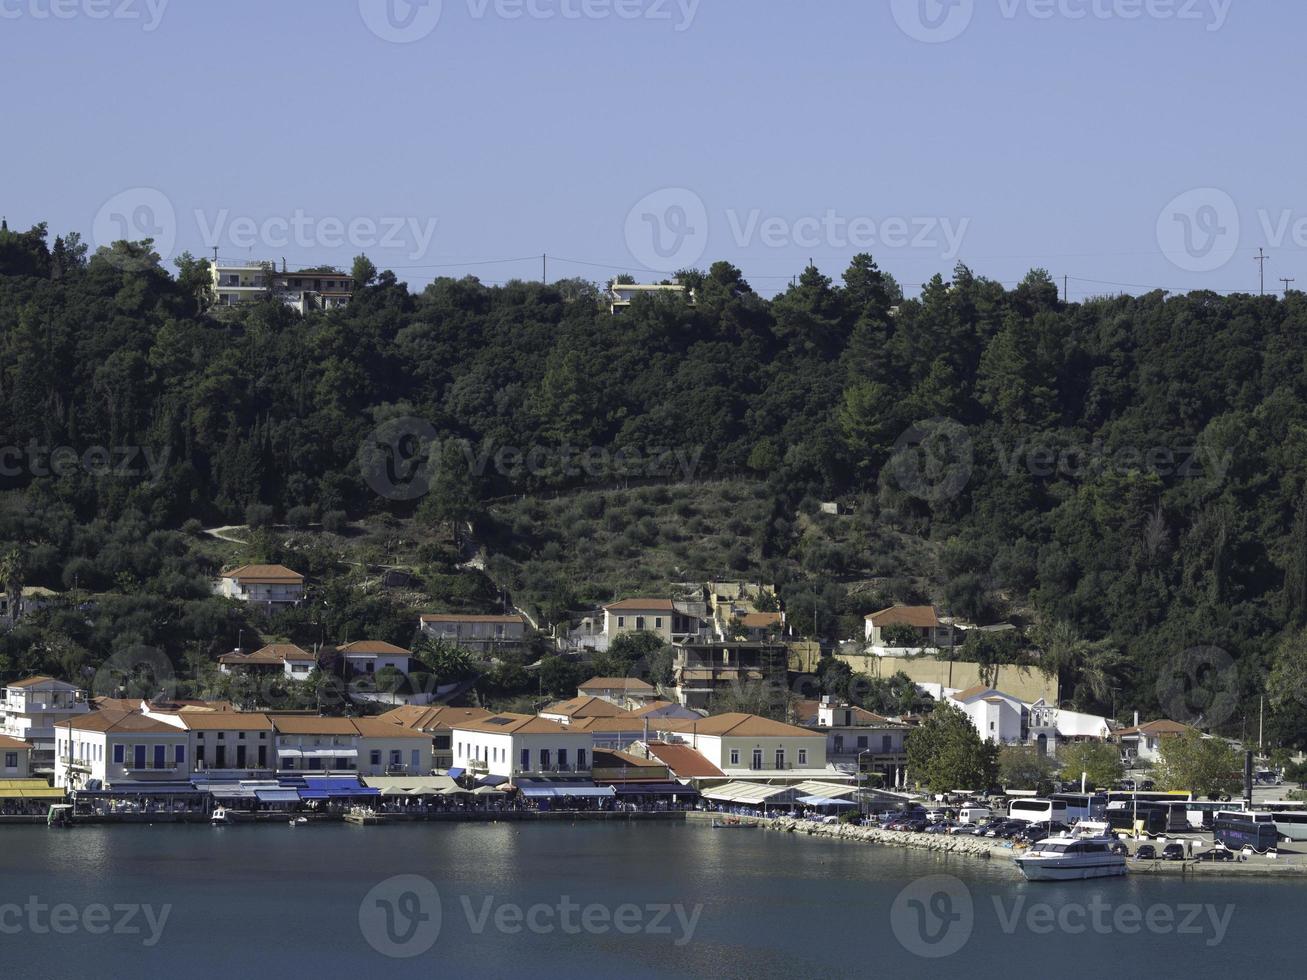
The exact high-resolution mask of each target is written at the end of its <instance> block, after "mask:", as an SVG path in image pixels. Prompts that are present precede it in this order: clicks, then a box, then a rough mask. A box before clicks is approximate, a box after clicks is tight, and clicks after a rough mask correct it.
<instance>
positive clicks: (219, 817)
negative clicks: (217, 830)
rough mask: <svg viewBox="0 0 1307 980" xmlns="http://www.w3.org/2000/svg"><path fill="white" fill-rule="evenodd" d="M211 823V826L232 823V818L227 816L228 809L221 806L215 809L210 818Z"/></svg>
mask: <svg viewBox="0 0 1307 980" xmlns="http://www.w3.org/2000/svg"><path fill="white" fill-rule="evenodd" d="M209 823H211V824H228V823H231V818H230V817H228V816H227V809H226V808H225V807H221V806H220V807H218V808H217V809H215V810H214V811H213V814H212V815H211V816H210V817H209Z"/></svg>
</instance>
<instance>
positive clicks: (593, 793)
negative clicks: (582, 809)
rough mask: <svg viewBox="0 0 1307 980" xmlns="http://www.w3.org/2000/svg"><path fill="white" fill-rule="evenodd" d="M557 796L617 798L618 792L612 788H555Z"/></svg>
mask: <svg viewBox="0 0 1307 980" xmlns="http://www.w3.org/2000/svg"><path fill="white" fill-rule="evenodd" d="M554 795H555V796H576V797H597V796H604V797H608V796H616V795H617V791H616V790H615V789H613V788H612V787H611V786H555V787H554Z"/></svg>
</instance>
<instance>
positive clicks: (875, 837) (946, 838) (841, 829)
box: [763, 817, 1013, 859]
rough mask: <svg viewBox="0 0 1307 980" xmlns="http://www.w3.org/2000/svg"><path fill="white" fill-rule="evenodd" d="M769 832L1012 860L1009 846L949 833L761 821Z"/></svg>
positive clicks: (783, 819) (786, 820)
mask: <svg viewBox="0 0 1307 980" xmlns="http://www.w3.org/2000/svg"><path fill="white" fill-rule="evenodd" d="M763 826H764V827H766V828H767V829H768V830H772V831H780V832H782V833H799V834H807V835H809V836H811V837H830V838H834V839H836V840H856V841H863V842H865V843H868V844H888V845H890V846H892V847H912V848H916V849H917V850H922V851H935V852H936V853H940V854H963V855H966V856H968V857H978V858H986V859H988V858H994V857H1000V858H1001V857H1011V856H1012V853H1013V851H1012V847H1011V845H1009V844H1006V843H1005V842H1004V843H995V842H994V841H992V840H989V839H987V838H984V837H969V836H957V835H951V834H914V833H910V832H906V831H901V830H882V829H881V828H879V827H859V826H856V825H854V824H821V823H814V822H813V821H811V820H795V819H794V818H792V817H777V818H775V819H773V820H766V821H763Z"/></svg>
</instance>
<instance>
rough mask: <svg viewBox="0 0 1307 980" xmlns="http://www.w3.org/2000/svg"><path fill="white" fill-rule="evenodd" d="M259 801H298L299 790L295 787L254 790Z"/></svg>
mask: <svg viewBox="0 0 1307 980" xmlns="http://www.w3.org/2000/svg"><path fill="white" fill-rule="evenodd" d="M254 795H255V796H257V797H258V800H259V802H260V803H298V802H299V801H300V794H299V790H295V789H259V790H255V791H254Z"/></svg>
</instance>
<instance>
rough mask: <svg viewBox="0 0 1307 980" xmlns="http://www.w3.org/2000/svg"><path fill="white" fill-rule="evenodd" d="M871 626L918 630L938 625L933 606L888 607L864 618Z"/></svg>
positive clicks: (937, 616) (936, 614)
mask: <svg viewBox="0 0 1307 980" xmlns="http://www.w3.org/2000/svg"><path fill="white" fill-rule="evenodd" d="M866 619H867V621H868V622H870V623H871V625H872V626H915V627H917V628H918V629H921V628H925V627H934V626H938V625H939V614H938V613H937V612H935V607H934V606H890V607H889V608H888V609H882V610H881V611H880V612H874V613H871V614H870V615H868V616H867V617H866Z"/></svg>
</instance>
